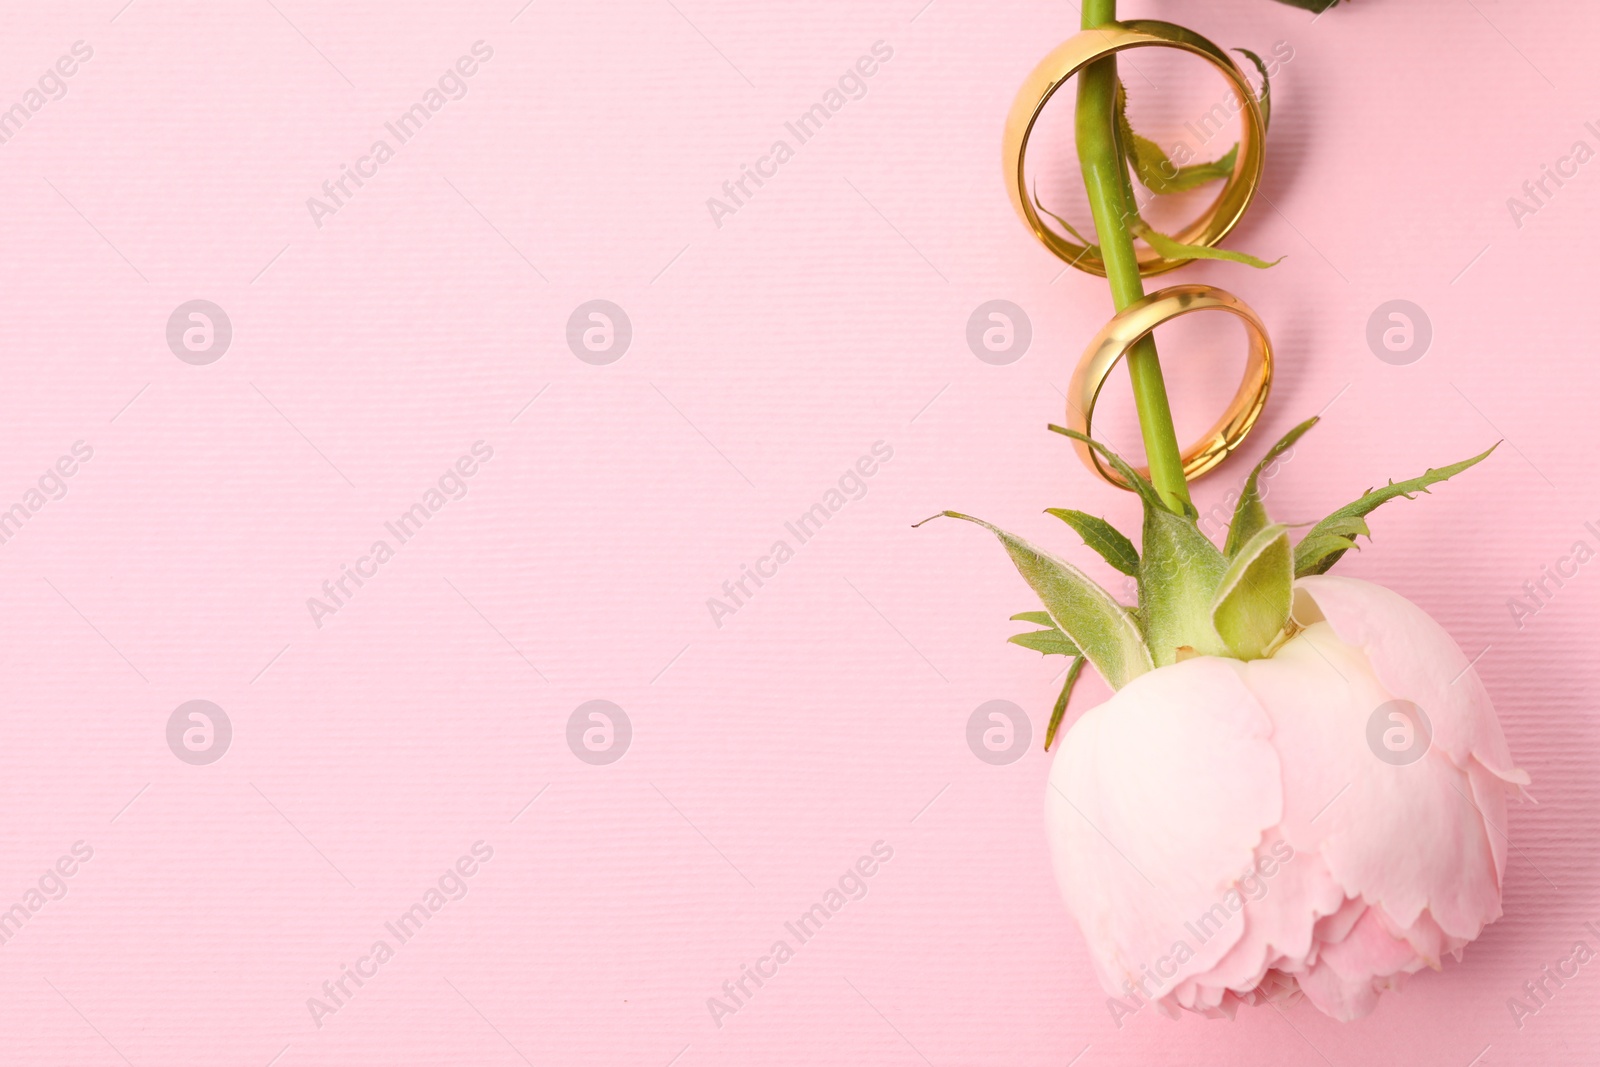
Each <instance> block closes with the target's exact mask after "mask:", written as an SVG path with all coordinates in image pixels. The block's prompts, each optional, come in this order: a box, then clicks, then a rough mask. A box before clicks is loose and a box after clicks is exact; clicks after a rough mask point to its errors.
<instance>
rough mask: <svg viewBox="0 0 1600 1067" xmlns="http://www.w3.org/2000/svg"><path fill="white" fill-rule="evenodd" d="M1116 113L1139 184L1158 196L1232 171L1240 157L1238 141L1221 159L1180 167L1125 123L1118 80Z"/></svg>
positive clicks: (1123, 98)
mask: <svg viewBox="0 0 1600 1067" xmlns="http://www.w3.org/2000/svg"><path fill="white" fill-rule="evenodd" d="M1116 112H1117V134H1118V136H1119V137H1120V138H1121V140H1122V145H1123V148H1124V150H1125V151H1126V152H1127V155H1128V161H1129V162H1130V163H1132V164H1133V171H1134V173H1135V174H1137V175H1138V176H1139V184H1140V185H1143V186H1144V187H1145V188H1146V189H1149V190H1150V191H1151V192H1152V193H1155V194H1156V195H1157V196H1164V195H1166V194H1168V193H1183V192H1187V191H1189V190H1190V189H1197V188H1199V187H1200V186H1202V185H1204V184H1206V183H1207V182H1214V181H1219V180H1221V179H1223V178H1226V177H1227V176H1228V175H1230V174H1232V173H1233V165H1234V162H1235V161H1236V160H1237V159H1238V156H1239V146H1238V145H1237V144H1236V145H1234V146H1233V147H1232V148H1230V149H1229V150H1228V152H1227V154H1226V155H1224V156H1223V157H1222V158H1221V159H1216V160H1212V161H1211V162H1209V163H1191V164H1189V165H1188V166H1186V167H1180V166H1178V165H1177V164H1175V163H1173V162H1172V160H1171V159H1169V158H1168V157H1167V154H1166V153H1165V152H1164V151H1162V150H1161V146H1160V145H1158V144H1156V143H1155V142H1154V141H1152V140H1150V139H1149V138H1148V137H1141V136H1140V135H1139V134H1137V133H1135V132H1134V130H1133V126H1132V125H1131V124H1130V123H1129V122H1128V90H1127V89H1126V87H1124V86H1123V84H1122V82H1121V81H1120V80H1119V81H1118V82H1117V95H1116Z"/></svg>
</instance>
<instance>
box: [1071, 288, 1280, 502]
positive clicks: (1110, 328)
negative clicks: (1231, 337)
mask: <svg viewBox="0 0 1600 1067" xmlns="http://www.w3.org/2000/svg"><path fill="white" fill-rule="evenodd" d="M1213 309H1215V310H1219V311H1227V312H1231V313H1232V314H1234V315H1237V316H1239V318H1241V319H1243V320H1244V324H1245V329H1246V331H1247V332H1248V334H1249V336H1250V347H1249V355H1248V356H1247V357H1246V362H1245V369H1244V378H1243V380H1242V381H1240V383H1239V391H1238V392H1237V393H1235V394H1234V397H1233V401H1232V402H1231V403H1230V404H1229V405H1228V410H1227V411H1225V412H1223V413H1222V417H1221V418H1220V419H1218V420H1217V422H1216V425H1214V426H1212V427H1211V429H1210V430H1209V431H1207V433H1206V435H1205V436H1204V437H1202V438H1201V439H1200V440H1199V441H1197V442H1195V443H1194V444H1192V445H1190V446H1189V447H1188V448H1186V449H1184V451H1183V476H1184V478H1185V479H1193V478H1197V477H1199V476H1200V475H1202V474H1204V473H1205V472H1206V471H1208V470H1210V469H1211V468H1212V467H1215V466H1216V465H1217V464H1218V463H1221V462H1222V461H1223V459H1225V458H1226V457H1227V455H1228V453H1229V452H1232V451H1233V450H1234V449H1235V448H1237V447H1238V446H1239V442H1241V441H1243V440H1244V438H1245V435H1246V434H1248V433H1249V432H1250V428H1251V427H1252V426H1254V425H1255V424H1256V419H1258V418H1260V417H1261V409H1262V408H1264V407H1266V406H1267V393H1268V392H1269V391H1270V390H1271V388H1272V341H1271V340H1270V339H1269V338H1268V337H1267V328H1266V325H1265V324H1264V323H1262V321H1261V317H1260V316H1259V315H1257V314H1256V313H1255V312H1254V311H1252V310H1251V309H1250V305H1248V304H1246V303H1245V302H1244V301H1243V300H1240V299H1239V298H1238V297H1236V296H1234V295H1233V294H1232V293H1229V292H1226V291H1224V290H1222V289H1218V288H1216V287H1215V286H1211V285H1194V284H1190V285H1174V286H1170V287H1168V288H1166V289H1162V290H1160V291H1158V292H1154V293H1151V294H1150V295H1149V296H1147V297H1144V298H1143V299H1142V300H1137V301H1135V302H1134V303H1132V304H1129V305H1128V306H1127V307H1125V308H1123V309H1122V310H1121V311H1119V312H1117V314H1116V315H1115V316H1114V317H1113V318H1112V319H1111V321H1110V322H1108V323H1106V324H1105V326H1103V327H1102V328H1101V330H1100V332H1099V333H1097V334H1095V336H1094V340H1092V341H1090V342H1089V347H1088V348H1087V349H1085V350H1084V353H1083V358H1082V359H1080V360H1079V361H1078V366H1077V369H1076V370H1074V371H1073V372H1072V384H1071V385H1070V386H1069V387H1068V389H1067V425H1068V426H1070V427H1072V428H1073V429H1074V430H1077V431H1078V432H1079V433H1081V434H1083V435H1085V436H1089V435H1090V434H1091V432H1092V431H1091V427H1092V426H1093V422H1094V406H1095V402H1096V401H1098V400H1099V399H1100V390H1101V388H1103V387H1104V386H1105V383H1106V377H1107V376H1108V375H1109V374H1110V373H1111V368H1113V367H1115V366H1116V365H1117V363H1118V361H1119V360H1121V359H1122V357H1123V356H1124V355H1126V354H1127V352H1128V350H1129V349H1130V348H1132V347H1133V346H1134V345H1135V344H1136V343H1138V341H1139V339H1140V338H1142V337H1144V336H1145V335H1147V334H1148V333H1150V331H1152V330H1154V329H1155V328H1156V327H1157V326H1160V325H1161V324H1162V323H1164V322H1170V321H1171V320H1173V319H1175V318H1177V317H1178V316H1180V315H1187V314H1189V313H1190V312H1192V311H1208V310H1213ZM1073 445H1074V447H1076V448H1077V450H1078V458H1079V459H1081V460H1083V463H1084V466H1086V467H1088V468H1090V469H1091V470H1093V471H1095V472H1096V473H1098V474H1099V475H1100V477H1102V478H1104V479H1105V480H1106V481H1108V482H1110V483H1111V484H1112V485H1115V486H1118V487H1119V488H1122V489H1131V488H1133V487H1132V486H1131V485H1129V484H1128V483H1127V482H1126V481H1125V480H1124V479H1123V477H1122V476H1121V475H1120V474H1118V473H1117V472H1116V471H1113V470H1109V469H1107V468H1106V466H1105V465H1104V464H1103V463H1102V462H1101V461H1100V456H1099V453H1097V452H1095V451H1094V450H1093V449H1091V448H1090V447H1089V446H1088V445H1086V444H1084V443H1083V442H1082V441H1074V442H1073ZM1140 473H1142V474H1144V475H1145V477H1149V475H1150V472H1149V470H1148V469H1146V468H1140Z"/></svg>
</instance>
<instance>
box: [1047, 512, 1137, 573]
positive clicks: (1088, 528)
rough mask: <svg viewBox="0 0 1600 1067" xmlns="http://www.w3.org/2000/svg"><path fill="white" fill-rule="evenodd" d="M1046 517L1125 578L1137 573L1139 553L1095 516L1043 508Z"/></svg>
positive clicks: (1121, 534) (1113, 527)
mask: <svg viewBox="0 0 1600 1067" xmlns="http://www.w3.org/2000/svg"><path fill="white" fill-rule="evenodd" d="M1045 514H1046V515H1054V516H1055V517H1056V518H1058V519H1060V520H1061V521H1062V522H1064V523H1066V524H1067V525H1068V526H1070V527H1072V528H1073V529H1074V530H1076V531H1078V536H1080V537H1082V538H1083V543H1084V544H1086V545H1088V546H1089V547H1090V548H1092V549H1094V550H1095V551H1096V552H1098V553H1100V558H1101V559H1103V560H1105V561H1106V562H1107V563H1109V564H1111V565H1112V566H1113V567H1115V568H1116V569H1117V570H1119V571H1121V572H1122V573H1123V574H1127V575H1135V576H1136V575H1138V573H1139V550H1138V549H1136V548H1134V547H1133V542H1132V541H1130V540H1128V538H1127V537H1126V536H1124V535H1123V533H1122V531H1120V530H1118V529H1117V528H1116V527H1115V526H1113V525H1111V524H1110V523H1109V522H1107V521H1106V520H1104V519H1102V518H1100V517H1099V516H1097V515H1090V514H1089V513H1088V512H1084V511H1074V510H1073V509H1072V508H1046V509H1045Z"/></svg>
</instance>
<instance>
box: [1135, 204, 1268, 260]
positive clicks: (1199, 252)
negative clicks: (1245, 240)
mask: <svg viewBox="0 0 1600 1067" xmlns="http://www.w3.org/2000/svg"><path fill="white" fill-rule="evenodd" d="M1128 229H1129V230H1131V231H1132V232H1133V234H1134V236H1135V237H1138V238H1140V239H1142V240H1143V241H1144V243H1145V244H1147V245H1149V246H1150V247H1151V248H1153V249H1155V250H1156V251H1157V252H1159V253H1160V254H1161V255H1163V256H1165V257H1167V258H1168V259H1225V260H1227V261H1228V262H1230V263H1243V264H1244V265H1245V266H1247V267H1255V268H1256V269H1257V270H1266V269H1267V268H1268V267H1276V266H1277V265H1278V264H1279V263H1282V262H1283V257H1282V256H1279V257H1278V258H1277V259H1274V260H1273V261H1272V262H1270V263H1269V262H1267V261H1266V260H1264V259H1262V258H1260V257H1259V256H1252V255H1251V254H1250V253H1249V252H1235V251H1233V250H1232V249H1229V248H1213V247H1211V246H1209V245H1191V244H1185V243H1184V242H1182V241H1179V240H1176V239H1174V238H1171V237H1168V236H1167V235H1166V234H1164V233H1160V232H1158V231H1157V230H1156V229H1155V228H1154V227H1153V226H1151V225H1150V224H1149V223H1148V222H1146V221H1144V219H1142V218H1140V217H1139V216H1137V215H1135V216H1133V218H1131V219H1129V220H1128Z"/></svg>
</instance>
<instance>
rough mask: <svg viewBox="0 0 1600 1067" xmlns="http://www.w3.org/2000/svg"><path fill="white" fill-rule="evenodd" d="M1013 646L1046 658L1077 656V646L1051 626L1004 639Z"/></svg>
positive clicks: (1078, 653)
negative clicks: (1018, 646) (1031, 650)
mask: <svg viewBox="0 0 1600 1067" xmlns="http://www.w3.org/2000/svg"><path fill="white" fill-rule="evenodd" d="M1006 640H1007V641H1010V642H1011V643H1012V644H1013V645H1021V646H1022V647H1023V648H1031V649H1033V650H1034V651H1035V652H1039V653H1042V654H1044V655H1046V656H1074V657H1076V656H1079V655H1082V653H1080V652H1079V651H1078V646H1077V645H1075V644H1073V643H1072V642H1071V641H1070V640H1069V639H1068V638H1067V635H1066V634H1064V633H1062V632H1061V631H1060V630H1058V629H1056V628H1055V626H1054V625H1053V624H1052V625H1051V627H1050V629H1048V630H1030V631H1028V632H1027V633H1025V634H1013V635H1012V636H1010V637H1008V638H1006Z"/></svg>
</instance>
